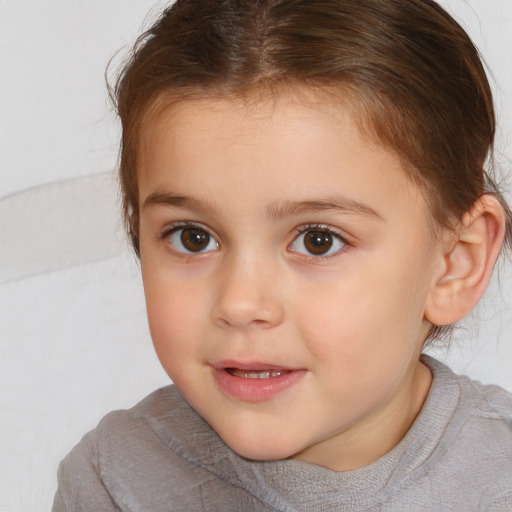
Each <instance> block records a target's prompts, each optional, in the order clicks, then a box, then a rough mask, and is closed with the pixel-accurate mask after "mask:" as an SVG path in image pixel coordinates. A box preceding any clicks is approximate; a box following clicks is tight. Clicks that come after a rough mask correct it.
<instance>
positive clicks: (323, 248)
mask: <svg viewBox="0 0 512 512" xmlns="http://www.w3.org/2000/svg"><path fill="white" fill-rule="evenodd" d="M346 245H347V242H346V241H345V240H343V238H342V237H341V236H340V235H338V234H336V233H333V232H332V231H331V230H330V229H328V228H325V227H317V228H314V229H307V230H305V231H303V232H302V233H301V234H300V235H299V236H298V237H297V238H296V239H295V240H294V241H293V243H292V244H291V249H292V251H294V252H298V253H300V254H305V255H307V256H331V255H332V254H336V253H337V252H339V251H341V250H342V249H343V248H344V247H345V246H346Z"/></svg>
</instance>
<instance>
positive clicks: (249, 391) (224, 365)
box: [213, 361, 306, 402]
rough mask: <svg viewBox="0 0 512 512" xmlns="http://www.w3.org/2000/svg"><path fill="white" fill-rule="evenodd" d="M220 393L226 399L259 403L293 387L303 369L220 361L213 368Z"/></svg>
mask: <svg viewBox="0 0 512 512" xmlns="http://www.w3.org/2000/svg"><path fill="white" fill-rule="evenodd" d="M213 369H214V378H215V381H216V383H217V385H218V386H219V388H220V390H221V391H222V392H223V393H224V394H227V395H228V396H229V397H232V398H236V399H238V400H243V401H249V402H261V401H266V400H270V399H272V398H274V397H276V396H278V395H281V394H282V393H284V392H285V391H287V390H288V389H289V388H291V387H294V386H295V385H296V384H298V382H299V381H300V380H301V379H302V377H304V375H305V374H306V370H302V369H294V368H285V367H281V366H278V365H272V364H268V363H241V362H238V361H222V362H219V363H218V364H215V365H213Z"/></svg>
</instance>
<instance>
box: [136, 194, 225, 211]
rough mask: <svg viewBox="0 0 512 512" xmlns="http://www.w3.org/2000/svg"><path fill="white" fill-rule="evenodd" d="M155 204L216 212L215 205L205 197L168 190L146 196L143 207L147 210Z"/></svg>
mask: <svg viewBox="0 0 512 512" xmlns="http://www.w3.org/2000/svg"><path fill="white" fill-rule="evenodd" d="M155 206H170V207H174V208H182V209H185V208H186V209H188V210H195V211H199V212H202V213H215V211H216V208H215V205H214V204H213V203H212V202H211V201H207V200H204V199H194V198H192V197H188V196H184V195H173V194H171V193H167V192H153V193H151V194H149V195H148V197H146V199H145V200H144V203H143V205H142V209H143V210H146V209H148V208H151V207H155Z"/></svg>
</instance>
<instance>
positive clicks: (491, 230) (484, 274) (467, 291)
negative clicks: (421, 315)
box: [425, 195, 505, 325]
mask: <svg viewBox="0 0 512 512" xmlns="http://www.w3.org/2000/svg"><path fill="white" fill-rule="evenodd" d="M504 237H505V214H504V212H503V208H502V206H501V204H500V202H499V201H498V200H497V199H496V198H495V197H494V196H491V195H485V196H482V197H481V198H480V199H478V201H476V203H475V204H474V205H473V207H472V208H471V210H470V211H469V212H466V213H465V214H464V215H463V217H462V220H461V221H460V222H459V224H458V226H457V229H456V230H455V231H454V232H452V233H451V234H450V235H449V236H447V237H446V240H444V244H443V245H444V246H443V248H442V264H441V265H440V267H439V269H440V270H439V272H438V273H437V275H436V276H435V277H434V283H433V288H432V289H431V293H430V295H429V297H428V299H427V303H426V306H425V318H426V319H427V320H428V321H429V322H431V323H432V324H435V325H449V324H453V323H455V322H458V321H459V320H461V319H462V318H464V317H465V316H466V315H467V314H468V313H470V312H471V311H472V310H473V308H474V307H475V306H476V304H477V303H478V301H479V300H480V298H481V297H482V295H483V294H484V292H485V290H486V288H487V285H488V284H489V281H490V279H491V276H492V271H493V268H494V264H495V263H496V259H497V258H498V255H499V253H500V250H501V246H502V245H503V240H504Z"/></svg>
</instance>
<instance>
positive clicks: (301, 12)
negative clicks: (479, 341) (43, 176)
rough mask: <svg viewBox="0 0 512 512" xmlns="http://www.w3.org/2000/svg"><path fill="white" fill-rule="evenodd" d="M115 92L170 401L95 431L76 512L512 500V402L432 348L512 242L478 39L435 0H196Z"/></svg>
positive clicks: (150, 41)
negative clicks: (430, 352)
mask: <svg viewBox="0 0 512 512" xmlns="http://www.w3.org/2000/svg"><path fill="white" fill-rule="evenodd" d="M115 95H116V99H117V106H118V112H119V115H120V118H121V121H122V124H123V139H122V150H121V182H122V190H123V197H124V211H125V216H126V219H127V225H128V228H129V234H130V237H131V240H132V242H133V246H134V248H135V251H136V252H137V254H138V255H139V256H140V259H141V265H142V274H143V279H144V287H145V294H146V302H147V310H148V317H149V325H150V329H151V334H152V338H153V342H154V345H155V349H156V351H157V354H158V356H159V358H160V361H161V363H162V365H163V366H164V368H165V369H166V371H167V372H168V374H169V376H170V377H171V379H172V380H173V382H174V386H169V387H167V388H164V389H161V390H159V391H156V392H155V393H153V394H152V395H150V396H149V397H147V398H146V399H144V400H143V401H142V402H140V403H139V404H138V405H136V406H135V407H133V408H132V409H130V410H128V411H117V412H114V413H111V414H109V415H108V416H106V417H105V418H104V419H103V420H102V421H101V422H100V424H99V425H98V427H97V428H96V429H95V430H94V431H92V432H90V433H89V434H87V435H86V436H85V437H84V438H83V439H82V441H81V442H80V443H79V444H78V445H77V446H76V447H75V448H74V449H73V451H72V452H71V453H70V454H69V455H68V457H67V458H66V459H65V460H64V461H63V462H62V464H61V466H60V470H59V489H58V492H57V495H56V497H55V503H54V511H57V512H58V511H63V510H69V511H71V510H73V511H75V510H90V511H95V512H100V511H107V510H108V511H113V510H123V511H124V510H126V511H128V510H130V511H135V510H141V511H167V510H168V511H171V510H172V511H176V510H212V511H239V510H254V511H267V510H269V511H270V510H279V511H296V510H307V511H319V510H336V511H376V510H379V511H408V512H414V511H426V510H443V511H462V510H464V511H468V510H469V511H476V510H479V511H484V510H485V511H505V510H507V511H510V510H512V397H511V396H510V395H509V394H508V393H507V392H505V391H504V390H502V389H499V388H497V387H493V386H483V385H482V384H480V383H478V382H473V381H471V380H469V379H468V378H466V377H460V376H456V375H454V374H453V373H452V372H451V371H450V370H449V369H448V368H446V367H445V366H443V365H442V364H441V363H439V362H437V361H435V360H434V359H432V358H429V357H426V356H422V355H421V353H422V349H423V347H424V346H425V343H426V342H427V340H430V339H433V338H436V337H437V338H439V337H440V336H441V335H443V333H445V331H446V330H447V329H448V328H449V326H450V325H453V324H454V323H456V322H458V321H459V320H460V319H462V318H463V317H464V316H465V315H467V314H468V313H469V312H470V311H471V310H472V309H473V308H474V307H475V306H476V304H477V302H478V301H479V299H480V298H481V296H482V294H483V293H484V291H485V288H486V286H487V284H488V282H489V279H490V276H491V273H492V270H493V266H494V264H495V262H496V259H497V257H498V255H499V253H500V250H501V248H502V246H503V244H504V242H506V241H508V242H510V240H511V236H512V231H511V215H510V210H509V209H508V208H507V206H506V204H505V202H504V201H503V199H502V196H501V195H500V193H499V191H498V189H497V187H496V186H495V184H494V183H493V181H492V180H491V178H490V177H489V176H488V175H487V174H486V172H485V171H484V170H483V166H484V163H485V161H486V158H487V156H488V153H489V150H490V149H492V144H493V137H494V112H493V105H492V98H491V92H490V89H489V85H488V82H487V79H486V76H485V73H484V70H483V67H482V64H481V62H480V60H479V57H478V54H477V51H476V49H475V48H474V46H473V45H472V43H471V41H470V40H469V39H468V36H467V35H466V34H465V32H464V31H463V30H462V29H461V27H460V26H459V25H458V24H457V23H456V22H455V21H454V20H453V19H452V18H451V17H450V16H449V15H448V14H447V13H446V12H444V11H443V10H442V9H441V8H440V7H439V6H438V5H437V4H436V3H434V2H433V1H431V0H223V1H218V2H217V1H215V2H212V1H211V0H178V1H177V2H176V3H175V4H174V5H173V6H171V7H169V8H168V9H167V10H166V11H165V12H164V13H163V15H162V17H161V18H160V20H159V21H158V22H157V23H156V24H155V25H154V27H153V28H151V29H150V30H149V31H148V32H147V33H146V34H145V35H144V36H142V37H141V38H140V39H139V41H138V43H137V45H136V48H135V52H134V54H133V56H132V58H131V60H130V61H129V62H128V63H127V65H126V67H125V68H124V70H123V72H122V74H121V77H120V79H119V81H118V84H117V87H116V89H115Z"/></svg>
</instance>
